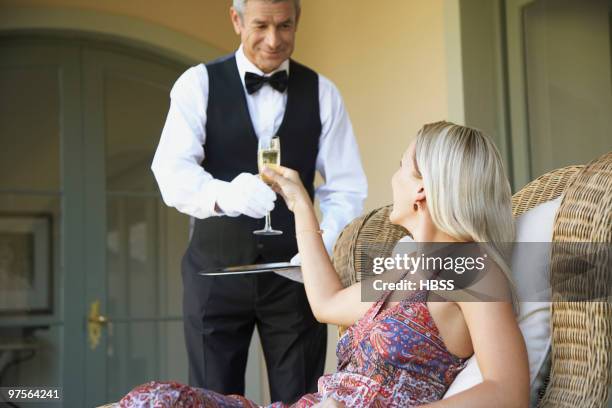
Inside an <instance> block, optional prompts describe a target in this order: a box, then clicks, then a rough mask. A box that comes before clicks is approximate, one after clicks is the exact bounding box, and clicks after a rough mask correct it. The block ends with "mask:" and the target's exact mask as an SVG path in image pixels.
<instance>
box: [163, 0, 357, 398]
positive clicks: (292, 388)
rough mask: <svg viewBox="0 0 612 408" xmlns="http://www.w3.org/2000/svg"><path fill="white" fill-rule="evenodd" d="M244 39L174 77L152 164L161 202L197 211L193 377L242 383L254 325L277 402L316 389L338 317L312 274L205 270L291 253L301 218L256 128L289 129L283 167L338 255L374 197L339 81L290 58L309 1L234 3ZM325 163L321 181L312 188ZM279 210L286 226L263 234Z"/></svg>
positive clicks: (267, 133) (187, 296)
mask: <svg viewBox="0 0 612 408" xmlns="http://www.w3.org/2000/svg"><path fill="white" fill-rule="evenodd" d="M230 16H231V20H232V23H233V26H234V29H235V31H236V33H237V34H238V35H240V38H241V45H240V47H239V48H238V50H237V51H236V52H235V54H231V55H229V56H227V57H224V58H222V59H220V60H217V61H214V62H211V63H209V64H206V65H204V64H200V65H197V66H194V67H191V68H190V69H188V70H187V71H186V72H185V73H184V74H183V75H182V76H181V77H180V78H179V79H178V80H177V81H176V83H175V84H174V86H173V88H172V90H171V92H170V96H171V104H170V110H169V112H168V117H167V119H166V124H165V126H164V129H163V132H162V135H161V140H160V142H159V146H158V148H157V151H156V153H155V158H154V160H153V165H152V170H153V172H154V174H155V177H156V179H157V182H158V183H159V187H160V190H161V193H162V196H163V199H164V202H165V203H166V204H167V205H169V206H172V207H176V208H177V209H178V210H179V211H181V212H183V213H186V214H188V215H190V216H192V217H194V218H195V225H194V230H193V234H192V237H191V241H190V244H189V247H188V249H187V251H186V253H185V255H184V257H183V261H182V275H183V288H184V290H183V315H184V327H185V341H186V345H187V353H188V357H189V382H190V384H191V385H193V386H197V387H203V388H207V389H211V390H213V391H217V392H219V393H223V394H244V388H245V387H244V386H245V384H244V374H245V367H246V362H247V354H248V349H249V343H250V340H251V336H252V333H253V328H254V326H255V325H257V330H258V332H259V334H260V337H261V342H262V346H263V351H264V356H265V359H266V365H267V369H268V376H269V383H270V394H271V398H272V400H273V401H284V402H286V403H291V402H293V401H295V400H297V399H298V398H299V397H300V396H302V395H303V394H306V393H308V392H314V391H316V389H317V380H318V378H319V376H321V375H322V373H323V367H324V363H325V349H326V343H327V328H326V326H325V325H323V324H320V323H318V322H317V321H316V320H315V319H314V317H313V315H312V312H311V310H310V306H309V304H308V301H307V298H306V294H305V291H304V286H303V284H302V283H299V282H296V281H293V280H289V279H287V278H285V277H283V276H280V275H277V274H275V273H263V274H255V275H238V276H236V275H233V276H207V277H205V276H200V275H198V274H197V273H198V272H199V271H202V270H204V269H207V268H211V267H219V266H229V265H244V264H252V263H266V262H278V261H288V260H290V259H291V260H292V262H293V263H297V264H299V255H296V252H297V244H296V240H295V227H294V223H293V215H292V214H291V212H290V211H289V210H288V209H287V207H286V206H285V204H284V202H283V200H276V194H274V192H273V191H272V190H271V189H270V188H269V187H268V186H267V185H266V184H264V183H263V182H262V181H261V180H260V179H259V178H258V177H257V172H258V169H257V147H258V138H260V137H271V136H274V135H278V136H279V137H280V140H281V160H282V162H281V164H282V165H284V166H287V167H291V168H293V169H295V170H297V171H298V172H299V173H300V176H301V178H302V181H303V183H304V185H305V186H307V188H308V190H309V193H310V196H311V198H314V197H315V196H316V197H317V198H318V199H319V202H320V208H321V213H322V222H321V230H323V239H324V242H325V245H326V248H327V250H328V252H330V253H331V250H332V247H333V244H334V242H335V240H336V238H337V236H338V234H339V233H340V231H341V230H342V228H344V226H345V225H346V224H347V223H348V222H349V221H350V220H352V219H353V218H355V217H356V216H358V215H359V214H360V213H361V211H362V207H363V200H364V199H365V197H366V194H367V181H366V178H365V175H364V173H363V170H362V167H361V163H360V158H359V151H358V147H357V144H356V141H355V137H354V135H353V130H352V126H351V122H350V119H349V117H348V115H347V113H346V111H345V108H344V106H343V102H342V99H341V97H340V94H339V92H338V90H337V89H336V87H335V86H334V85H333V84H332V83H331V82H330V81H329V80H328V79H326V78H324V77H323V76H321V75H318V74H317V73H316V72H314V71H312V70H311V69H309V68H307V67H305V66H303V65H300V64H298V63H297V62H295V61H293V60H290V56H291V54H292V53H293V49H294V42H295V33H296V30H297V25H298V20H299V16H300V1H299V0H234V2H233V7H231V9H230ZM316 171H318V172H319V173H320V174H321V176H322V178H323V179H324V183H323V184H322V185H321V186H320V187H319V188H317V190H316V193H315V189H314V186H313V181H314V176H315V172H316ZM270 210H273V211H272V213H271V216H272V221H273V226H274V228H276V229H280V230H281V231H283V232H284V234H283V235H280V236H258V235H254V234H253V231H255V230H257V229H261V227H262V226H263V220H262V218H263V217H264V216H265V214H266V213H267V212H268V211H270Z"/></svg>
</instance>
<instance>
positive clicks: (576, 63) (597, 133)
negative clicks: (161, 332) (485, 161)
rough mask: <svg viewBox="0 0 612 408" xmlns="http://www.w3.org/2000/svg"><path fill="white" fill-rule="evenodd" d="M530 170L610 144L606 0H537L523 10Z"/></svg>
mask: <svg viewBox="0 0 612 408" xmlns="http://www.w3.org/2000/svg"><path fill="white" fill-rule="evenodd" d="M523 13H524V14H523V16H524V20H523V24H524V35H525V68H526V72H525V73H526V79H527V81H526V82H527V106H528V116H529V135H530V138H529V141H530V145H529V146H530V151H531V156H532V159H531V170H532V176H538V175H540V174H543V173H545V172H547V171H550V170H553V169H555V168H558V167H563V166H568V165H572V164H582V163H588V162H589V161H591V160H592V159H594V158H596V157H598V156H600V155H602V154H603V153H605V152H607V151H609V150H612V84H611V82H610V80H611V73H612V71H611V69H610V20H609V16H610V14H609V5H608V0H589V1H586V2H585V1H583V0H537V1H534V2H533V3H531V4H529V5H527V6H526V7H525V9H524V12H523Z"/></svg>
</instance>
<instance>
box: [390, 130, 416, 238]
mask: <svg viewBox="0 0 612 408" xmlns="http://www.w3.org/2000/svg"><path fill="white" fill-rule="evenodd" d="M414 152H415V142H412V143H411V144H410V146H408V149H407V150H406V152H405V153H404V155H403V156H402V158H401V160H400V167H399V169H397V171H396V172H395V174H394V175H393V177H392V178H391V187H392V189H393V211H391V215H390V216H389V219H390V221H391V222H392V223H393V224H398V225H402V226H404V227H406V228H407V229H409V230H410V229H411V228H413V227H414V222H415V221H416V219H417V215H418V212H419V211H415V210H414V205H415V204H417V203H418V204H419V206H420V208H423V206H424V205H425V192H424V188H423V180H422V179H421V177H420V176H419V174H418V172H417V169H416V168H415V160H414Z"/></svg>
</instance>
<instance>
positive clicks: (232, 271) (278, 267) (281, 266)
mask: <svg viewBox="0 0 612 408" xmlns="http://www.w3.org/2000/svg"><path fill="white" fill-rule="evenodd" d="M293 268H299V265H292V264H291V263H289V262H273V263H265V264H253V265H240V266H228V267H227V268H217V269H210V270H204V271H200V272H198V275H202V276H220V275H245V274H251V273H267V272H274V271H282V270H285V269H293Z"/></svg>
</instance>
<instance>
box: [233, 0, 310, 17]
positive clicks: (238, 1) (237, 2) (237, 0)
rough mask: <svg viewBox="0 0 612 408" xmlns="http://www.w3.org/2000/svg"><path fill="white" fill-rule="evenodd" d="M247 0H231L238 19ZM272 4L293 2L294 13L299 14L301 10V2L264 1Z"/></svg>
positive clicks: (294, 0) (297, 0)
mask: <svg viewBox="0 0 612 408" xmlns="http://www.w3.org/2000/svg"><path fill="white" fill-rule="evenodd" d="M247 1H249V0H233V6H234V10H236V12H237V13H238V15H239V16H240V18H242V16H244V7H245V6H246V3H247ZM266 1H270V2H272V3H282V2H284V1H293V5H294V6H295V11H296V13H297V14H300V10H301V9H302V5H301V3H302V2H301V0H266Z"/></svg>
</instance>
